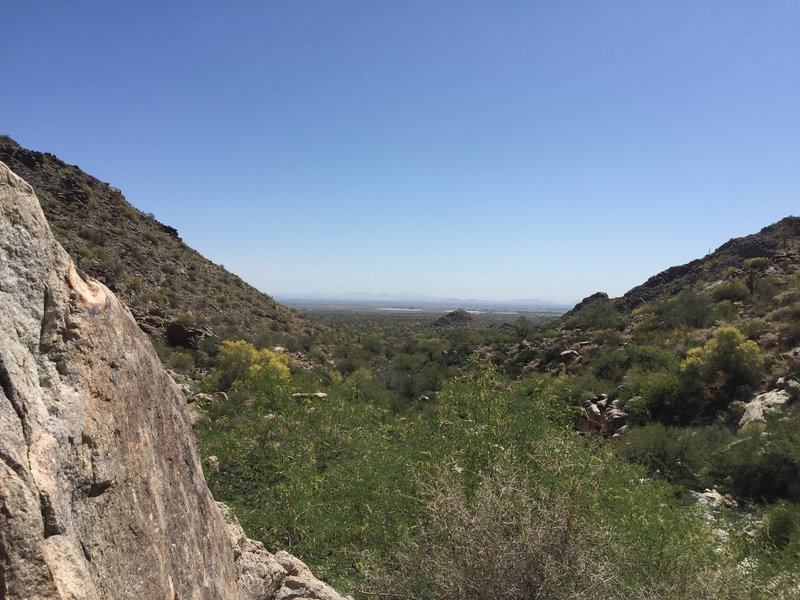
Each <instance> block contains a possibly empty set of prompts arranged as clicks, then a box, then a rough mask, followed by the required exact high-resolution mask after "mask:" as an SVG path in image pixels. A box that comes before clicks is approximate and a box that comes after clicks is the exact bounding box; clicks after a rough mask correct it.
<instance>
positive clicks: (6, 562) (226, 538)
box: [0, 163, 341, 600]
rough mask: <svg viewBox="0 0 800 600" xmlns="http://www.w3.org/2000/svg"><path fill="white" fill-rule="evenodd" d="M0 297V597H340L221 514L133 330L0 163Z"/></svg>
mask: <svg viewBox="0 0 800 600" xmlns="http://www.w3.org/2000/svg"><path fill="white" fill-rule="evenodd" d="M0 302H1V303H2V306H3V309H2V311H0V598H8V599H27V598H31V599H33V598H37V599H39V598H69V599H88V600H94V599H111V598H136V599H142V598H168V599H177V598H180V599H181V600H184V599H190V598H191V599H201V598H202V599H205V598H208V599H212V598H213V599H226V600H228V599H231V600H240V599H241V600H249V599H256V598H258V599H263V600H270V599H272V598H290V597H296V596H293V595H291V594H292V593H293V592H292V590H294V589H296V588H297V587H298V586H299V585H300V584H299V583H298V581H297V580H298V578H299V579H302V580H303V581H304V583H303V585H304V586H305V587H304V588H303V589H306V588H307V589H308V590H311V592H309V594H306V595H305V596H304V597H306V598H318V599H325V600H340V599H341V596H339V595H338V594H337V593H336V592H335V591H333V590H332V589H331V588H329V587H328V586H326V585H325V584H323V583H322V582H319V581H317V580H315V579H313V577H312V576H311V575H310V573H307V572H305V571H304V572H303V573H302V577H300V576H295V575H292V574H291V573H290V572H289V571H288V570H287V569H286V568H285V567H284V566H283V564H282V562H286V563H287V564H288V563H289V562H291V560H295V561H297V559H293V557H290V558H291V560H290V559H287V558H286V557H283V561H281V560H279V559H278V557H276V556H273V555H272V554H270V553H269V552H267V551H266V550H265V549H264V547H263V546H262V545H261V544H260V543H258V542H254V541H252V540H248V539H247V538H246V537H245V536H244V534H243V533H242V532H241V528H238V526H237V524H236V523H235V521H232V522H231V523H230V524H226V522H225V521H224V520H223V516H222V514H221V512H220V509H219V507H218V506H217V504H216V503H215V502H214V500H213V498H212V497H211V494H210V493H209V491H208V488H207V486H206V483H205V480H204V478H203V473H202V470H201V467H200V462H199V459H198V455H197V450H196V447H195V443H194V438H193V435H192V433H191V428H190V425H189V422H188V417H187V414H186V400H185V399H184V397H183V395H182V394H181V392H180V390H179V389H178V387H177V386H176V385H175V383H174V382H173V381H172V379H171V378H170V377H169V376H168V375H167V373H166V372H165V371H164V370H163V368H162V367H161V364H160V362H159V360H158V357H157V356H156V354H155V351H154V350H153V347H152V345H151V343H150V341H149V339H148V338H147V336H146V335H145V334H144V333H143V332H142V331H141V330H140V329H139V327H138V326H137V325H136V322H135V321H134V319H133V318H132V316H131V313H130V312H129V311H128V309H127V308H126V307H125V306H124V305H123V304H122V303H121V302H120V301H119V300H118V299H117V298H116V297H115V296H114V294H113V293H111V292H110V291H109V290H108V289H107V288H106V287H105V286H103V285H102V284H100V283H98V282H96V281H93V280H90V279H84V278H82V277H81V276H80V275H79V274H78V273H77V271H76V268H75V266H74V264H73V262H72V260H71V259H70V258H69V256H68V255H67V253H66V252H65V251H64V250H63V249H62V248H61V246H60V245H59V244H58V243H57V242H56V240H55V239H54V237H53V235H52V234H51V232H50V228H49V227H48V224H47V222H46V220H45V217H44V214H43V213H42V211H41V209H40V207H39V204H38V202H37V200H36V196H35V195H34V193H33V189H32V188H31V186H30V185H28V184H27V183H25V182H24V181H23V180H22V179H20V178H19V177H17V176H16V175H14V174H13V173H12V172H11V171H10V170H9V169H8V168H7V167H6V165H5V164H3V163H0ZM286 556H288V555H286ZM297 562H298V563H299V561H297ZM300 564H302V563H300ZM287 586H288V587H287ZM312 592H313V593H312Z"/></svg>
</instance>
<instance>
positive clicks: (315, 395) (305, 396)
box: [292, 392, 328, 402]
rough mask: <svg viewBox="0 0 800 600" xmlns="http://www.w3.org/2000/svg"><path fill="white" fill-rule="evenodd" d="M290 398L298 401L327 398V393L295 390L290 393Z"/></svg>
mask: <svg viewBox="0 0 800 600" xmlns="http://www.w3.org/2000/svg"><path fill="white" fill-rule="evenodd" d="M292 398H294V399H295V400H297V401H298V402H300V401H302V400H313V399H317V400H327V399H328V394H326V393H325V392H311V393H301V392H295V393H294V394H292Z"/></svg>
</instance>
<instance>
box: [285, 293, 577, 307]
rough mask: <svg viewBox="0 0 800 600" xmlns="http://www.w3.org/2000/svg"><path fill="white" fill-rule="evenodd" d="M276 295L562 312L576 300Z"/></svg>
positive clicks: (289, 300)
mask: <svg viewBox="0 0 800 600" xmlns="http://www.w3.org/2000/svg"><path fill="white" fill-rule="evenodd" d="M275 298H276V299H277V300H278V301H279V302H282V303H284V304H287V305H290V306H292V305H295V306H305V305H317V304H328V305H350V306H352V305H363V306H396V307H403V308H412V307H413V308H453V309H456V308H464V309H475V310H504V311H505V310H522V311H548V312H549V311H552V312H562V311H566V310H568V309H570V308H572V306H573V304H564V303H559V302H551V301H549V300H541V299H539V298H524V299H523V298H521V299H515V300H491V299H480V298H452V297H451V298H446V297H441V296H428V295H425V294H371V293H367V292H352V293H345V294H276V295H275Z"/></svg>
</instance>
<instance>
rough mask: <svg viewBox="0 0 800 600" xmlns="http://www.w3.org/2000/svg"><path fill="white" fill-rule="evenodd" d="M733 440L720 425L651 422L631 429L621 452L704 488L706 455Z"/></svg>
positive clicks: (661, 472) (658, 471) (668, 475)
mask: <svg viewBox="0 0 800 600" xmlns="http://www.w3.org/2000/svg"><path fill="white" fill-rule="evenodd" d="M733 439H734V436H733V434H732V433H731V432H730V431H729V430H727V429H725V428H723V427H709V428H706V429H701V430H694V429H690V428H686V427H665V426H664V425H662V424H661V423H652V424H650V425H645V426H644V427H635V428H633V429H631V431H630V433H628V435H627V436H626V438H625V442H626V445H625V450H624V454H625V456H626V457H627V458H628V459H629V460H632V461H634V462H637V463H639V464H641V465H643V466H645V467H646V468H647V469H648V470H649V471H650V472H651V473H656V474H658V475H660V476H661V477H664V478H665V479H667V480H669V481H671V482H673V483H680V484H682V485H685V486H687V487H694V488H697V487H705V486H706V484H709V483H710V478H709V477H708V476H707V473H708V472H709V471H710V466H711V465H710V459H709V457H710V456H711V455H712V454H713V453H714V452H716V451H717V450H719V449H720V448H723V447H725V446H726V445H728V444H730V443H731V441H732V440H733Z"/></svg>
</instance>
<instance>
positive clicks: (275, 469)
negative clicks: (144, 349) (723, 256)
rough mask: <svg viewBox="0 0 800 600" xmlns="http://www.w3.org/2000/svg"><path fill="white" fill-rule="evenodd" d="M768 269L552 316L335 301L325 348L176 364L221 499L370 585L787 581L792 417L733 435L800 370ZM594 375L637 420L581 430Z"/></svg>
mask: <svg viewBox="0 0 800 600" xmlns="http://www.w3.org/2000/svg"><path fill="white" fill-rule="evenodd" d="M739 282H743V283H742V286H743V289H742V290H738V291H736V298H737V299H736V300H735V301H732V300H731V299H730V298H729V296H730V290H729V289H728V288H731V287H734V286H736V285H737V284H738V283H739ZM769 285H770V282H769V279H768V278H767V277H766V276H764V277H762V278H758V279H756V280H755V281H754V282H753V286H752V290H751V289H748V285H747V283H746V279H745V278H744V277H742V276H741V275H740V274H737V273H732V274H731V275H730V280H729V281H727V282H723V283H721V284H719V286H718V287H717V288H715V290H712V291H709V292H705V291H703V292H700V291H696V290H693V289H686V290H683V291H681V292H680V293H678V294H677V295H676V296H673V297H671V298H669V299H666V300H663V301H657V302H652V303H650V304H645V305H643V306H641V307H640V308H639V309H637V310H636V311H635V312H634V313H633V314H631V315H624V314H622V313H619V312H618V311H617V310H616V309H615V308H614V306H613V304H612V303H611V302H610V301H604V300H602V299H600V300H599V301H598V302H597V303H591V304H590V305H587V306H584V307H583V308H582V309H581V310H579V311H577V312H576V313H573V314H570V315H568V316H566V317H564V318H562V319H558V320H555V321H552V322H550V323H539V322H535V321H534V320H532V319H529V318H526V317H520V318H517V319H516V320H515V321H511V322H508V323H504V324H498V323H491V324H488V325H487V324H481V323H480V322H477V323H475V324H473V325H472V326H456V327H449V328H447V327H445V328H433V327H430V325H429V323H424V322H421V321H419V320H418V319H416V320H415V319H414V318H411V317H409V318H399V317H391V318H387V317H386V316H376V315H352V314H351V315H347V316H342V315H340V316H338V317H336V316H331V317H330V319H331V320H335V319H338V321H337V322H336V323H335V325H336V326H335V327H332V326H331V324H330V323H329V324H328V327H327V328H326V329H325V330H324V331H325V332H324V333H319V332H317V333H316V334H315V337H313V336H309V338H308V339H306V340H304V342H303V343H302V345H303V347H302V348H301V350H302V352H303V356H312V357H315V360H316V363H315V365H316V366H315V365H312V364H308V363H303V362H302V361H300V362H298V361H297V360H296V359H295V358H293V357H294V356H295V353H293V352H290V351H288V350H287V349H286V348H275V349H271V346H270V343H271V340H269V339H262V340H260V341H259V342H258V343H256V344H255V345H251V344H249V343H246V342H242V341H226V342H222V343H220V344H219V345H218V346H216V347H213V348H206V350H207V351H206V352H200V353H195V354H194V355H193V356H184V357H182V358H180V357H179V358H178V359H177V360H178V361H181V360H182V361H184V363H185V364H184V365H183V366H185V367H189V366H190V365H189V364H188V363H192V364H195V363H202V364H203V365H204V366H205V367H207V368H208V371H207V373H208V374H207V376H206V377H205V379H203V380H202V381H201V382H200V383H199V386H198V387H200V388H202V389H204V390H206V391H207V392H209V393H208V394H207V395H205V396H203V397H202V398H203V399H202V400H198V403H200V404H201V406H200V410H201V411H202V413H203V415H204V419H203V420H202V421H201V422H200V423H199V424H198V426H197V427H196V433H197V436H198V440H199V444H200V448H201V451H202V454H203V456H204V457H205V470H206V476H207V478H208V480H209V485H210V487H211V490H212V492H213V494H214V496H215V497H216V498H217V499H218V500H222V501H224V502H226V503H228V504H229V505H230V506H231V507H232V508H233V510H234V511H235V513H236V515H237V516H238V517H239V519H240V520H241V522H242V524H243V526H244V528H245V530H246V531H247V532H248V534H249V535H250V536H252V537H255V538H257V539H260V540H262V541H263V542H264V543H265V544H266V545H267V547H268V548H286V549H288V550H290V551H291V552H292V553H294V554H296V555H298V556H301V557H303V558H304V560H306V561H307V562H309V563H310V564H311V565H312V566H313V567H314V569H315V570H316V572H318V573H319V574H320V575H322V576H323V577H324V578H326V579H327V580H328V581H330V582H331V583H332V584H334V585H335V586H338V587H339V588H340V589H341V590H343V591H345V592H348V593H351V594H353V595H354V596H355V597H356V598H374V597H384V598H415V599H419V600H422V599H454V600H455V599H466V598H475V599H482V598H486V599H488V598H512V599H513V598H520V599H522V598H601V597H602V598H795V597H800V589H799V588H798V584H797V580H796V576H797V573H798V572H800V569H799V567H800V559H798V555H799V552H798V551H800V505H798V504H797V503H798V502H800V485H798V483H797V482H798V481H800V479H799V478H798V475H800V418H798V415H796V414H795V411H794V410H793V405H791V404H790V405H789V406H788V407H787V409H786V410H785V411H784V412H783V413H781V414H780V415H776V416H775V417H770V418H768V419H767V420H766V423H760V424H756V426H753V427H749V428H745V429H742V430H737V423H738V419H739V417H740V416H741V413H742V407H743V406H744V401H746V400H748V399H749V398H751V397H752V395H753V393H754V392H756V391H758V389H759V388H763V387H764V385H765V382H768V381H770V380H771V378H773V377H774V376H776V375H779V374H780V375H786V374H791V373H797V368H798V365H797V363H796V362H792V359H787V358H786V357H785V353H784V352H783V351H784V350H785V349H786V348H787V347H791V345H792V344H795V343H796V342H797V340H798V337H797V322H798V317H800V281H798V280H797V279H792V280H789V281H785V282H782V285H781V287H780V289H775V288H774V287H769ZM719 290H721V291H719ZM764 315H768V316H767V317H765V316H764ZM776 315H777V317H776ZM770 340H771V341H770ZM570 348H577V349H578V350H576V351H574V352H573V351H572V350H569V349H570ZM565 349H566V351H567V354H566V357H565V354H564V353H565ZM576 355H579V359H577V360H576V359H575V358H574V357H575V356H576ZM166 358H167V361H168V362H169V360H176V357H175V356H172V357H170V356H167V357H166ZM220 392H223V393H220ZM600 392H603V393H606V394H609V396H610V399H619V400H620V405H621V406H623V407H624V409H625V411H626V412H627V414H628V424H629V426H628V429H629V431H628V433H627V435H626V436H624V437H615V438H607V437H603V436H601V435H597V434H591V433H590V434H578V433H576V431H575V424H576V421H577V420H579V418H580V416H581V414H582V411H583V409H582V404H583V402H584V401H585V400H586V399H587V398H589V397H590V396H592V395H596V394H598V393H600ZM707 488H713V489H714V490H715V493H716V492H717V491H718V492H719V493H720V494H728V495H727V496H725V498H727V499H729V500H730V502H729V504H728V506H718V507H713V508H710V507H709V506H708V505H706V504H703V503H702V502H697V501H696V497H697V494H696V493H695V494H692V492H702V490H705V489H707Z"/></svg>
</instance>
